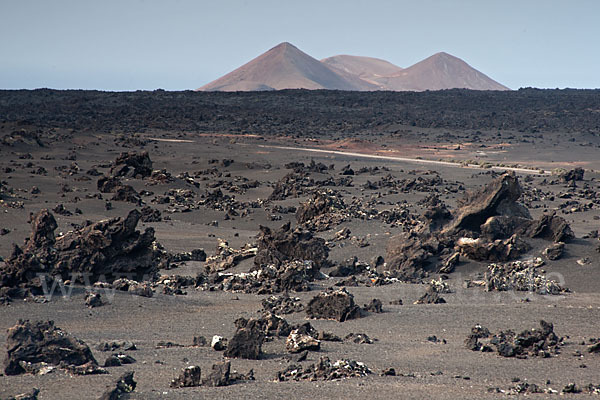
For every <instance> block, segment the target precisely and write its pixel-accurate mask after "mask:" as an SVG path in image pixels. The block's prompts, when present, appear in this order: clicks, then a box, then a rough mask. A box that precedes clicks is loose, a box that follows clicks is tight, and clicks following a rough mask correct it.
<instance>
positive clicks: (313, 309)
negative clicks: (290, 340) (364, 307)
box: [306, 288, 362, 322]
mask: <svg viewBox="0 0 600 400" xmlns="http://www.w3.org/2000/svg"><path fill="white" fill-rule="evenodd" d="M306 315H307V316H308V317H309V318H315V319H333V320H336V321H339V322H344V321H347V320H350V319H356V318H360V317H361V316H362V312H361V309H360V307H359V306H357V305H356V304H355V303H354V296H352V294H350V293H348V292H347V291H346V289H343V288H342V289H338V290H328V291H325V292H321V293H319V294H318V295H316V296H315V297H313V298H312V300H311V301H310V302H309V303H308V305H307V306H306Z"/></svg>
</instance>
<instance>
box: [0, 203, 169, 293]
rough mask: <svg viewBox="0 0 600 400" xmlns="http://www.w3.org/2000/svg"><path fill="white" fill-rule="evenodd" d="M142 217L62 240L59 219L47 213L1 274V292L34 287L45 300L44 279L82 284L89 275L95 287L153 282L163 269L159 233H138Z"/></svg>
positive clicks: (96, 225)
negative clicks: (126, 280)
mask: <svg viewBox="0 0 600 400" xmlns="http://www.w3.org/2000/svg"><path fill="white" fill-rule="evenodd" d="M140 216H141V214H140V212H139V211H137V210H133V211H131V212H130V213H129V214H128V215H127V217H126V218H125V219H122V218H120V217H117V218H111V219H107V220H103V221H99V222H96V223H92V224H90V225H88V226H85V227H83V228H80V229H76V230H74V231H70V232H68V233H66V234H65V235H63V236H60V237H58V238H56V237H55V236H54V230H55V229H56V227H57V224H56V220H55V219H54V216H53V215H52V214H51V213H50V212H49V211H48V210H47V209H43V210H41V211H40V212H39V213H38V214H37V215H36V216H35V217H34V219H33V223H32V233H31V236H30V238H29V240H28V241H27V242H26V245H25V247H24V248H23V250H21V249H20V248H19V247H18V246H15V250H14V251H13V255H12V256H11V257H10V258H9V259H8V260H7V262H6V264H5V266H4V267H3V268H2V270H0V287H28V288H33V289H36V291H37V292H38V293H36V294H41V289H40V288H41V283H40V277H39V274H43V275H45V276H47V278H49V279H52V277H60V278H62V279H63V280H66V279H80V280H82V279H83V276H84V275H86V278H87V279H89V281H88V282H91V283H93V282H96V281H98V280H100V279H101V280H103V281H107V282H111V281H113V280H114V279H116V278H118V277H120V276H128V277H133V278H135V279H139V280H143V279H144V278H146V279H147V278H152V277H153V276H154V275H156V273H157V271H158V268H157V266H158V263H159V259H158V256H157V254H156V253H155V251H154V250H153V242H154V240H155V239H154V230H153V229H152V228H146V230H145V232H144V233H140V232H139V231H137V230H136V229H135V228H136V226H137V223H138V221H139V219H140Z"/></svg>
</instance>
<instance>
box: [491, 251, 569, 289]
mask: <svg viewBox="0 0 600 400" xmlns="http://www.w3.org/2000/svg"><path fill="white" fill-rule="evenodd" d="M542 265H543V261H542V260H541V259H533V260H529V261H513V262H512V263H508V264H490V265H489V266H488V269H487V271H486V273H485V277H484V282H483V284H484V285H485V288H486V290H488V291H492V290H497V291H507V290H515V291H523V292H529V291H530V292H534V293H537V294H551V295H559V294H562V293H565V292H568V289H567V288H564V287H562V286H561V285H560V284H559V283H558V282H556V281H553V280H550V279H548V278H546V277H545V276H544V275H542V274H540V273H538V272H537V270H538V268H539V267H540V266H542Z"/></svg>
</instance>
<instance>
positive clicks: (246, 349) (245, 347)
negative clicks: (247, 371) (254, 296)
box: [224, 318, 265, 360]
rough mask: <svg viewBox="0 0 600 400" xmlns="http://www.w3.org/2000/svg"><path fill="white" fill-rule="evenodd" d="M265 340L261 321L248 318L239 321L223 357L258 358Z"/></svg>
mask: <svg viewBox="0 0 600 400" xmlns="http://www.w3.org/2000/svg"><path fill="white" fill-rule="evenodd" d="M264 340H265V334H264V333H263V328H262V323H261V321H259V320H257V319H254V318H250V319H249V320H247V321H245V323H240V324H239V326H238V329H237V331H236V332H235V334H234V335H233V338H231V340H229V341H228V344H227V350H225V354H224V355H225V357H231V358H246V359H249V360H258V359H259V358H260V356H261V354H262V344H263V341H264Z"/></svg>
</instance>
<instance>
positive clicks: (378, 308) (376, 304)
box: [363, 299, 383, 314]
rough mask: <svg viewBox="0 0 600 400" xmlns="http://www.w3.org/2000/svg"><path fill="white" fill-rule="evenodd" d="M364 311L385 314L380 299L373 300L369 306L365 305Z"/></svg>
mask: <svg viewBox="0 0 600 400" xmlns="http://www.w3.org/2000/svg"><path fill="white" fill-rule="evenodd" d="M363 310H365V311H370V312H373V313H376V314H380V313H382V312H383V303H382V302H381V300H379V299H373V300H371V302H370V303H369V304H365V306H364V307H363Z"/></svg>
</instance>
